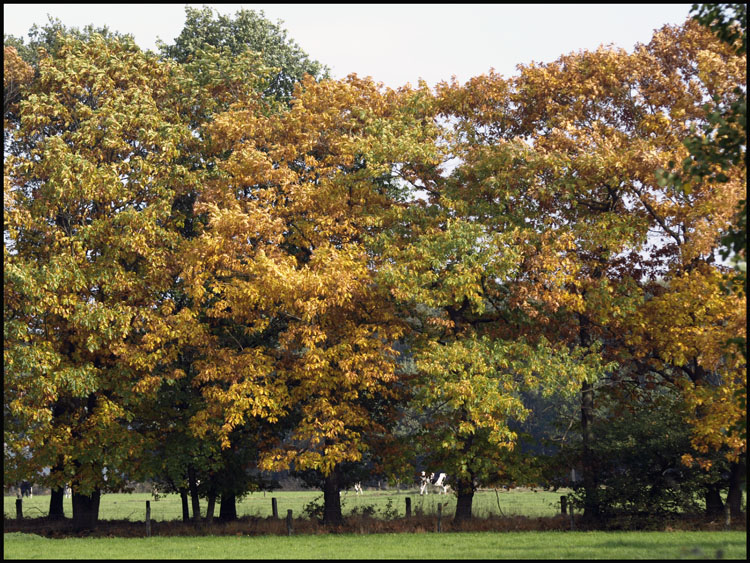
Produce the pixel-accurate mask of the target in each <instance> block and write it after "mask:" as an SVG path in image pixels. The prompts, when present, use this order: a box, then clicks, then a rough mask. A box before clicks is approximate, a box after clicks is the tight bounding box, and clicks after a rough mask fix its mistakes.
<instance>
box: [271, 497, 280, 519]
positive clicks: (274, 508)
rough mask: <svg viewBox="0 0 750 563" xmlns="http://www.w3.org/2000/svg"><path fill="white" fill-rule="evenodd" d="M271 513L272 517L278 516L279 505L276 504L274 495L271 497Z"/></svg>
mask: <svg viewBox="0 0 750 563" xmlns="http://www.w3.org/2000/svg"><path fill="white" fill-rule="evenodd" d="M271 513H272V514H273V517H274V518H278V517H279V506H278V504H276V497H271Z"/></svg>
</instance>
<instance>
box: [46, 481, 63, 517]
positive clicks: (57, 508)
mask: <svg viewBox="0 0 750 563" xmlns="http://www.w3.org/2000/svg"><path fill="white" fill-rule="evenodd" d="M64 497H65V487H61V488H59V489H52V490H51V491H50V496H49V517H50V518H52V519H55V520H56V519H59V518H65V509H64V508H63V498H64Z"/></svg>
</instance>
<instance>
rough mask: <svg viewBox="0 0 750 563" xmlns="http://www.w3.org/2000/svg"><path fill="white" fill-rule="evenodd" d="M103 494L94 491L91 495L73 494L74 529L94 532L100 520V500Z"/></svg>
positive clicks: (97, 490)
mask: <svg viewBox="0 0 750 563" xmlns="http://www.w3.org/2000/svg"><path fill="white" fill-rule="evenodd" d="M100 497H101V492H100V491H99V489H96V490H94V492H92V493H91V494H90V495H82V494H80V493H76V492H75V491H74V492H73V529H74V530H75V531H83V530H93V529H94V528H96V524H97V522H98V520H99V499H100Z"/></svg>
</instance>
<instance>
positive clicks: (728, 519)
mask: <svg viewBox="0 0 750 563" xmlns="http://www.w3.org/2000/svg"><path fill="white" fill-rule="evenodd" d="M731 527H732V512H731V511H730V509H729V503H727V505H726V506H725V507H724V529H725V530H728V529H729V528H731Z"/></svg>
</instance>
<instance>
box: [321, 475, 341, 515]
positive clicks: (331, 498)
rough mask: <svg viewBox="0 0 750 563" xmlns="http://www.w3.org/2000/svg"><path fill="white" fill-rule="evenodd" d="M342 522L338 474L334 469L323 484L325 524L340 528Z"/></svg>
mask: <svg viewBox="0 0 750 563" xmlns="http://www.w3.org/2000/svg"><path fill="white" fill-rule="evenodd" d="M342 522H343V517H342V515H341V496H340V495H339V479H338V472H337V470H336V469H335V468H334V470H333V471H332V472H331V474H330V475H328V476H327V477H326V478H325V483H324V484H323V524H324V525H326V526H338V525H339V524H341V523H342Z"/></svg>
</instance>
